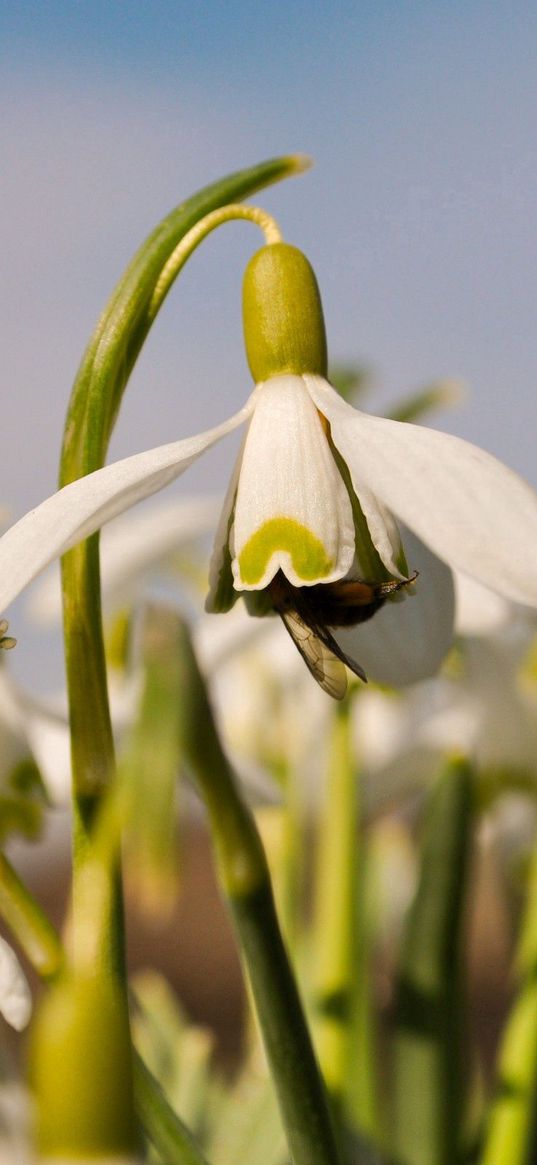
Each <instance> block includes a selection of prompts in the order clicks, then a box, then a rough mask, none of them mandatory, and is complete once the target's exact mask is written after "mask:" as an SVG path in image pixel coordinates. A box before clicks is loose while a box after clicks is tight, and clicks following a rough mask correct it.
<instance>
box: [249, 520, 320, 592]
mask: <svg viewBox="0 0 537 1165" xmlns="http://www.w3.org/2000/svg"><path fill="white" fill-rule="evenodd" d="M278 552H280V553H281V552H284V553H287V554H289V556H290V558H291V561H292V563H293V568H294V570H295V572H296V574H297V575H298V577H299V578H301V579H303V580H304V582H313V581H314V580H315V579H323V578H326V576H327V575H328V574H330V571H331V570H333V567H334V563H333V561H332V559H331V558H329V556H328V554H327V553H326V550H325V547H324V546H323V544H322V542H321V541H320V539H319V538H317V537H316V535H315V534H312V532H311V530H308V528H307V526H303V525H302V523H301V522H297V521H296V519H295V518H270V520H269V521H268V522H264V523H263V525H262V526H260V527H259V529H258V530H256V532H255V534H252V537H251V538H249V539H248V541H247V543H246V544H245V546H243V548H242V550H241V552H240V554H239V569H240V574H241V579H242V581H243V583H245V584H246V585H247V586H255V584H256V583H258V582H260V580H261V579H262V578H263V575H264V573H265V570H266V568H267V565H268V563H269V562H270V559H271V558H272V555H273V554H277V553H278Z"/></svg>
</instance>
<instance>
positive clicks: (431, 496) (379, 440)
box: [312, 382, 537, 606]
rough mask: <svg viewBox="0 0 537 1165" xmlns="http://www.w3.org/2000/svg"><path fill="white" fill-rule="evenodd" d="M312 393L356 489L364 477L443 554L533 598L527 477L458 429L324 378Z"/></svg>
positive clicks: (536, 531)
mask: <svg viewBox="0 0 537 1165" xmlns="http://www.w3.org/2000/svg"><path fill="white" fill-rule="evenodd" d="M320 383H321V385H322V382H320ZM313 395H314V394H313V392H312V396H313ZM314 399H315V400H316V403H317V404H318V407H319V408H322V409H323V411H324V412H325V414H326V416H327V417H328V419H329V421H330V425H331V431H332V438H333V441H334V444H335V445H336V447H337V448H338V449H339V451H340V453H341V454H342V456H343V457H344V458H345V461H346V462H347V465H348V467H349V471H350V474H351V477H352V480H353V485H354V487H355V489H356V492H357V493H358V495H359V493H360V483H361V482H364V483H367V486H368V488H369V489H371V490H372V491H373V492H374V493H375V494H376V495H377V496H378V497H379V498H380V500H381V501H382V502H383V503H384V504H385V505H386V506H387V507H388V509H390V510H391V511H392V513H394V514H395V515H396V517H398V518H399V519H400V520H401V521H402V522H404V523H405V524H406V525H407V526H409V527H410V528H411V529H412V530H414V531H415V532H416V534H418V536H419V537H420V538H421V539H422V540H423V542H425V543H426V544H427V545H428V546H429V547H430V548H431V550H433V551H434V552H435V554H437V555H438V556H439V558H442V559H443V560H444V562H447V563H449V564H450V566H452V567H455V568H456V569H458V570H461V571H462V572H463V573H465V574H468V575H470V576H471V577H473V578H476V579H478V580H479V581H480V582H483V583H484V584H485V585H486V586H489V587H491V588H492V589H493V590H497V591H498V592H499V593H500V594H504V595H505V596H506V597H508V598H512V599H515V600H516V601H517V602H520V603H527V604H530V605H531V606H536V605H537V493H536V491H535V490H533V489H532V488H531V486H529V485H528V484H527V482H525V481H524V480H523V479H522V478H521V477H519V476H518V474H516V473H514V472H513V471H512V470H511V469H508V468H507V467H506V466H505V465H502V463H501V462H500V461H498V460H497V459H496V458H495V457H492V456H491V455H490V454H489V453H485V452H484V451H483V450H482V449H478V448H477V447H476V446H475V445H471V444H470V443H469V442H468V441H462V440H461V439H460V438H459V437H453V436H451V435H450V434H448V433H439V432H437V431H435V430H433V429H425V428H422V427H421V426H419V425H408V424H402V423H400V422H398V421H388V420H385V419H383V418H380V417H373V416H369V415H367V414H365V413H360V412H358V411H357V410H356V409H353V408H351V407H350V405H347V404H345V402H344V401H343V400H341V398H339V397H338V396H337V394H336V393H333V392H332V391H331V390H330V388H329V386H328V385H327V386H326V389H323V388H322V386H321V387H320V386H319V384H318V385H317V386H316V387H315V397H314Z"/></svg>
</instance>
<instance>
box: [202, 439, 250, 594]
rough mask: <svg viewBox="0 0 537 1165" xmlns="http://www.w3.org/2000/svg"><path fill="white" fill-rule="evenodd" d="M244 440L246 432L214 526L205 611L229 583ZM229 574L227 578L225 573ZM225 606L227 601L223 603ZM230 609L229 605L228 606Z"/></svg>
mask: <svg viewBox="0 0 537 1165" xmlns="http://www.w3.org/2000/svg"><path fill="white" fill-rule="evenodd" d="M245 442H246V433H245V434H244V437H243V439H242V442H241V447H240V449H239V452H238V455H237V459H236V461H235V465H234V467H233V473H232V474H231V477H230V479H229V485H228V487H227V490H226V496H225V498H224V504H223V506H222V510H221V513H220V517H219V520H218V525H217V527H216V533H215V536H214V544H213V551H212V554H211V560H210V563H209V591H208V594H207V598H206V600H205V609H206V610H207V611H214V609H215V606H217V605H218V604H217V602H216V599H217V594H218V592H219V591H220V592H221V593H223V592H225V591H226V590H227V589H228V586H227V585H226V583H228V581H229V583H231V571H230V567H231V548H230V544H229V543H230V534H231V526H232V520H233V507H234V505H235V494H236V492H237V485H238V481H239V476H240V472H241V466H242V455H243V452H244V445H245ZM228 574H229V580H228V579H227V575H228ZM225 606H227V603H226V604H225ZM230 610H231V607H230Z"/></svg>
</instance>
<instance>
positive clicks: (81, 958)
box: [47, 158, 303, 1155]
mask: <svg viewBox="0 0 537 1165" xmlns="http://www.w3.org/2000/svg"><path fill="white" fill-rule="evenodd" d="M301 169H303V163H302V162H301V160H300V159H296V158H280V159H275V160H272V161H269V162H265V163H262V164H261V165H259V166H255V167H252V168H251V169H249V170H243V171H240V172H238V173H236V174H232V175H230V176H229V177H228V178H225V179H223V180H222V181H219V182H216V183H215V184H213V185H212V186H209V187H206V188H205V189H204V190H202V191H201V192H200V193H199V194H196V195H194V197H192V198H190V199H188V200H187V201H186V202H185V203H183V204H182V205H181V206H179V207H177V208H176V209H175V210H174V211H172V213H171V214H170V215H168V216H167V218H165V219H164V220H163V222H162V223H160V224H159V226H158V227H157V228H156V230H155V231H154V232H153V233H152V234H151V235H150V236H149V238H148V239H147V240H146V242H145V243H144V244H143V245H142V247H141V248H140V250H139V251H138V252H137V254H136V255H135V257H134V259H133V260H132V262H131V263H130V265H129V267H128V268H127V270H126V271H125V273H124V275H123V277H122V278H121V280H120V281H119V283H118V285H117V288H116V289H115V291H114V292H113V294H112V297H111V299H110V301H109V303H108V305H107V307H106V308H105V311H104V313H103V315H102V317H101V319H100V321H99V324H98V326H97V328H96V330H95V332H94V334H93V336H92V339H91V340H90V343H89V345H88V348H87V350H86V353H85V355H84V358H83V360H82V364H81V366H80V369H79V372H78V375H77V377H76V380H75V384H74V387H73V391H72V394H71V400H70V404H69V409H68V414H67V419H66V424H65V431H64V440H63V448H62V454H61V463H60V485H62V486H63V485H66V484H67V483H69V482H71V481H74V480H75V479H77V478H79V477H82V476H84V475H86V474H88V473H91V472H92V471H94V470H96V469H99V468H100V467H101V466H102V465H103V464H104V462H105V459H106V453H107V448H108V443H109V440H110V436H111V433H112V429H113V426H114V423H115V420H116V417H117V414H118V410H119V407H120V404H121V400H122V396H123V392H124V390H125V387H126V385H127V382H128V379H129V376H130V373H131V371H132V368H133V367H134V364H135V362H136V359H137V357H138V354H139V352H140V350H141V348H142V345H143V343H144V340H145V339H146V336H147V334H148V332H149V329H150V327H151V325H152V323H153V322H154V319H155V315H156V312H157V311H158V309H159V307H160V305H161V303H162V301H163V298H164V295H165V294H166V292H167V290H168V287H169V285H170V284H169V282H168V283H166V286H165V287H161V290H160V292H158V293H157V295H156V298H155V289H156V287H157V285H158V281H159V278H160V276H161V274H162V271H163V268H165V266H166V264H167V262H168V260H169V259H170V256H172V255H173V253H174V251H175V249H176V248H177V246H178V244H180V242H181V240H182V239H183V238H184V237H185V235H187V234H188V232H189V231H191V229H192V228H193V227H194V226H195V225H196V223H198V222H199V221H200V219H202V218H204V217H205V216H206V215H207V214H210V213H211V212H213V211H214V210H216V209H217V208H219V207H222V206H225V205H226V204H228V203H230V202H236V201H237V200H240V199H242V198H244V197H247V196H248V195H250V194H251V193H252V192H253V191H255V190H257V189H260V188H261V187H262V186H265V185H267V184H268V183H270V182H273V181H277V180H278V179H280V178H284V177H286V176H288V175H290V174H293V173H296V172H299V171H300V170H301ZM62 583H63V596H64V636H65V654H66V669H67V687H68V694H69V711H70V723H71V741H72V744H71V756H72V774H73V802H74V835H73V836H74V846H73V902H72V918H71V937H72V947H73V951H72V959H73V964H72V965H73V968H74V970H75V972H76V971H77V970H78V971H79V974H80V975H81V976H82V978H83V979H84V978H85V977H87V974H88V967H87V952H88V950H92V951H94V952H95V953H96V955H97V957H98V963H99V966H98V968H97V969H96V973H97V977H98V978H99V981H100V982H101V980H102V979H103V976H104V977H105V978H106V976H108V977H109V986H110V992H111V996H110V997H111V998H113V999H117V998H119V997H120V996H121V994H123V999H124V1004H125V1006H124V1009H123V1010H124V1013H125V1017H126V1015H127V1008H126V987H125V982H124V979H125V968H124V938H123V919H122V895H121V884H120V871H119V860H118V856H117V854H116V853H115V852H114V849H113V847H112V848H111V851H110V863H109V864H108V865H104V864H103V863H102V861H100V860H99V859H98V858H97V859H96V858H95V855H94V852H93V835H94V827H95V821H96V818H97V815H98V812H99V809H100V806H101V802H102V799H103V794H104V793H105V791H106V790H107V788H108V787H109V786H110V784H111V782H112V779H113V776H114V770H115V762H114V745H113V737H112V728H111V720H110V711H109V704H108V692H107V682H106V662H105V652H104V642H103V629H102V618H101V599H100V571H99V538H98V534H96V535H93V537H91V538H89V539H88V540H87V541H86V542H84V543H82V544H81V545H79V546H77V547H75V548H74V549H73V550H71V551H70V552H69V553H68V554H67V555H66V556H65V557H64V560H63V562H62ZM92 876H93V877H98V879H99V895H98V903H99V911H97V910H96V909H91V908H90V909H88V902H89V900H90V896H89V895H88V892H87V885H86V882H87V880H88V877H92ZM90 932H91V934H90ZM101 986H102V990H103V991H104V990H105V983H104V981H103V982H101ZM84 998H85V996H84V992H82V994H81V995H80V997H79V995H78V994H77V993H76V992H75V994H74V995H73V1000H74V1001H75V1002H76V1006H80V1007H81V1008H83V1002H84ZM74 1006H75V1004H74V1003H73V1007H74ZM51 1007H52V1005H51ZM82 1020H83V1021H84V1022H82ZM100 1022H101V1021H100V1018H99V1017H98V1016H96V1024H97V1025H98V1024H99V1023H100ZM71 1030H72V1033H73V1036H72V1039H73V1040H75V1039H76V1038H78V1035H77V1033H79V1034H80V1033H82V1034H83V1035H84V1038H86V1037H87V1038H88V1039H89V1040H91V1041H93V1040H94V1039H95V1030H92V1029H91V1027H90V1026H88V1025H87V1023H86V1014H85V1012H83V1013H81V1023H80V1025H77V1022H75V1021H73V1024H72V1029H71ZM117 1031H118V1049H117V1052H118V1062H119V1059H120V1058H121V1057H122V1056H123V1054H124V1049H123V1046H122V1044H121V1042H122V1041H124V1039H125V1038H126V1037H125V1033H126V1032H127V1033H128V1019H127V1020H126V1023H122V1024H118V1028H117ZM105 1035H106V1033H103V1037H104V1036H105ZM120 1044H121V1046H120ZM92 1046H93V1045H92ZM71 1052H72V1054H73V1056H76V1054H78V1055H80V1056H81V1057H82V1058H83V1057H84V1048H83V1047H82V1046H81V1047H80V1048H79V1049H78V1051H77V1049H75V1048H73V1049H71V1051H70V1053H69V1054H71ZM67 1054H68V1051H67V1048H64V1049H63V1050H62V1055H65V1056H67ZM105 1064H106V1061H105ZM109 1070H110V1072H113V1071H114V1056H113V1054H112V1053H110V1055H109ZM124 1095H125V1098H126V1103H128V1098H129V1090H128V1089H126V1090H125V1093H124ZM53 1099H54V1098H53V1096H52V1094H48V1101H47V1103H48V1104H49V1107H50V1108H51V1111H52V1108H54V1105H53ZM61 1099H62V1098H61V1095H60V1094H59V1093H58V1102H59V1103H58V1107H57V1109H54V1111H57V1114H58V1122H59V1123H58V1128H57V1130H56V1132H57V1143H58V1145H59V1146H61V1148H62V1151H63V1150H64V1149H65V1145H66V1141H65V1137H67V1139H68V1140H69V1146H68V1147H69V1148H70V1149H71V1150H72V1151H73V1155H76V1150H77V1142H76V1124H73V1123H70V1118H69V1120H68V1117H67V1115H66V1116H65V1122H66V1127H65V1129H64V1130H62V1129H61V1128H60V1127H59V1126H60V1124H61V1120H62V1119H63V1117H62V1113H64V1111H65V1112H66V1110H64V1107H62V1104H61ZM80 1103H81V1105H83V1098H82V1097H81V1100H80ZM88 1112H89V1109H88ZM86 1115H88V1113H86ZM127 1124H128V1121H127ZM49 1132H50V1138H49V1141H47V1143H50V1146H51V1149H53V1148H54V1145H53V1140H54V1135H56V1134H55V1133H54V1127H53V1126H51V1127H50V1129H49ZM47 1136H48V1132H47ZM101 1147H103V1146H101ZM104 1147H105V1146H104Z"/></svg>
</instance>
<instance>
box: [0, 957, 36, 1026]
mask: <svg viewBox="0 0 537 1165" xmlns="http://www.w3.org/2000/svg"><path fill="white" fill-rule="evenodd" d="M0 1011H1V1012H2V1015H3V1016H4V1019H5V1020H7V1022H8V1023H9V1024H11V1027H14V1028H15V1031H18V1032H20V1031H22V1029H23V1028H25V1027H26V1024H27V1023H28V1020H29V1019H30V1015H31V1012H32V996H31V994H30V988H29V986H28V983H27V981H26V976H25V974H24V972H23V970H22V967H21V965H20V963H19V960H18V958H17V956H16V954H15V952H14V951H12V949H11V947H10V946H9V945H8V943H7V942H5V940H4V939H3V938H0Z"/></svg>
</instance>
